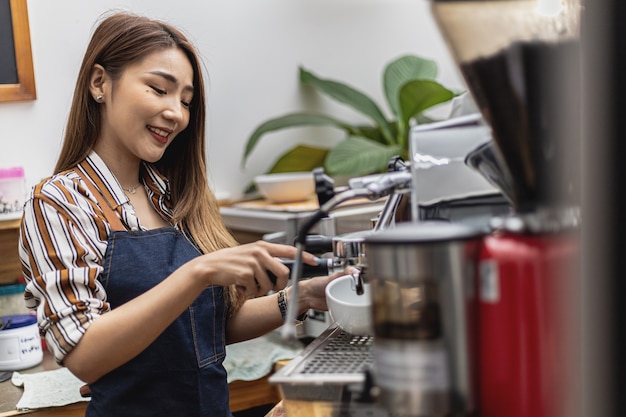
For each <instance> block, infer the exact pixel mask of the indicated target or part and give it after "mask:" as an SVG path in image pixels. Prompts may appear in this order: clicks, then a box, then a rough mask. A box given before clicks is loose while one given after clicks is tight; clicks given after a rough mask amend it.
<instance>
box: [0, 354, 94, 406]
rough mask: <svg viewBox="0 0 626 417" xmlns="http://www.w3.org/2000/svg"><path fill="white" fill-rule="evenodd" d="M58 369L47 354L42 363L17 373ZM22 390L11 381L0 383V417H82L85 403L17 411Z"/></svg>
mask: <svg viewBox="0 0 626 417" xmlns="http://www.w3.org/2000/svg"><path fill="white" fill-rule="evenodd" d="M54 369H59V365H57V363H56V362H55V361H54V358H53V357H52V355H51V354H50V353H49V352H45V353H44V355H43V362H42V363H41V364H39V365H37V366H34V367H32V368H29V369H24V370H21V371H18V372H19V373H23V374H28V373H35V372H42V371H51V370H54ZM23 392H24V391H23V389H22V388H19V387H16V386H15V385H13V384H12V383H11V380H10V379H9V380H8V381H4V382H0V417H8V416H18V415H31V414H36V415H37V417H44V416H50V417H52V416H55V417H57V416H58V417H61V416H62V417H75V416H76V417H77V416H84V415H85V409H86V407H87V402H82V403H76V404H69V405H67V406H64V407H51V408H45V409H38V410H28V411H18V410H16V409H15V405H16V404H17V402H18V401H19V400H20V398H21V397H22V393H23Z"/></svg>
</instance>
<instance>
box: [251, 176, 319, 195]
mask: <svg viewBox="0 0 626 417" xmlns="http://www.w3.org/2000/svg"><path fill="white" fill-rule="evenodd" d="M254 182H255V184H256V186H257V189H258V190H259V193H261V195H262V196H263V197H265V199H266V200H268V201H270V202H273V203H292V202H296V201H305V200H307V199H309V198H311V197H312V196H313V195H314V194H315V180H314V179H313V173H312V172H282V173H276V174H265V175H257V176H256V177H254Z"/></svg>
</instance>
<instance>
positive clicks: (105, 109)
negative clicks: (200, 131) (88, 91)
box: [96, 48, 194, 162]
mask: <svg viewBox="0 0 626 417" xmlns="http://www.w3.org/2000/svg"><path fill="white" fill-rule="evenodd" d="M193 76H194V74H193V68H192V66H191V63H190V62H189V59H188V58H187V56H186V55H185V53H184V52H183V51H181V50H180V49H178V48H168V49H163V50H160V51H157V52H154V53H152V54H150V55H147V56H146V57H145V58H144V59H143V60H141V61H139V62H137V63H134V64H130V65H128V66H127V67H126V68H125V70H124V71H123V73H122V75H121V77H120V78H119V79H118V80H115V81H112V80H111V79H110V78H107V77H106V76H105V77H104V79H105V82H104V84H103V93H104V94H103V96H104V97H103V103H102V104H101V106H102V130H101V132H100V135H99V138H98V143H97V145H96V149H97V151H98V153H99V154H101V156H102V157H104V158H106V156H108V157H109V158H116V159H117V160H118V161H120V162H121V161H125V162H128V161H129V160H137V161H139V160H144V161H148V162H156V161H158V160H159V159H161V157H162V156H163V153H164V152H165V149H166V148H167V146H168V145H169V144H170V143H172V141H173V140H174V138H176V136H177V135H178V134H179V133H180V132H181V131H183V130H184V129H185V128H186V127H187V125H188V124H189V117H190V116H189V115H190V109H189V105H190V103H191V100H192V98H193ZM102 154H103V155H102Z"/></svg>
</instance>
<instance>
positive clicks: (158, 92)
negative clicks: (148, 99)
mask: <svg viewBox="0 0 626 417" xmlns="http://www.w3.org/2000/svg"><path fill="white" fill-rule="evenodd" d="M151 88H152V89H153V90H154V91H156V92H157V94H161V95H163V94H167V93H166V92H165V90H161V89H160V88H158V87H155V86H151Z"/></svg>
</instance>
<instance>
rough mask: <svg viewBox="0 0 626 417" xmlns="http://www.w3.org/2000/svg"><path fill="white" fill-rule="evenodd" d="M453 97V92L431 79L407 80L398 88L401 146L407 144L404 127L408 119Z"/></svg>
mask: <svg viewBox="0 0 626 417" xmlns="http://www.w3.org/2000/svg"><path fill="white" fill-rule="evenodd" d="M453 97H454V92H452V91H450V90H448V89H447V88H445V87H444V86H442V85H441V84H439V83H438V82H436V81H432V80H414V81H409V82H408V83H406V84H405V85H404V86H402V88H401V89H400V95H399V98H400V111H401V112H402V115H401V119H399V121H400V123H399V124H398V128H399V129H403V130H402V131H401V132H399V136H400V137H401V138H402V143H401V146H402V148H403V149H404V148H406V147H407V146H408V139H407V136H408V135H407V132H406V128H407V126H408V125H409V120H410V119H411V118H412V117H415V116H417V115H419V114H420V113H422V112H423V111H424V110H426V109H429V108H430V107H432V106H435V105H437V104H441V103H445V102H447V101H449V100H451V99H452V98H453Z"/></svg>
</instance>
